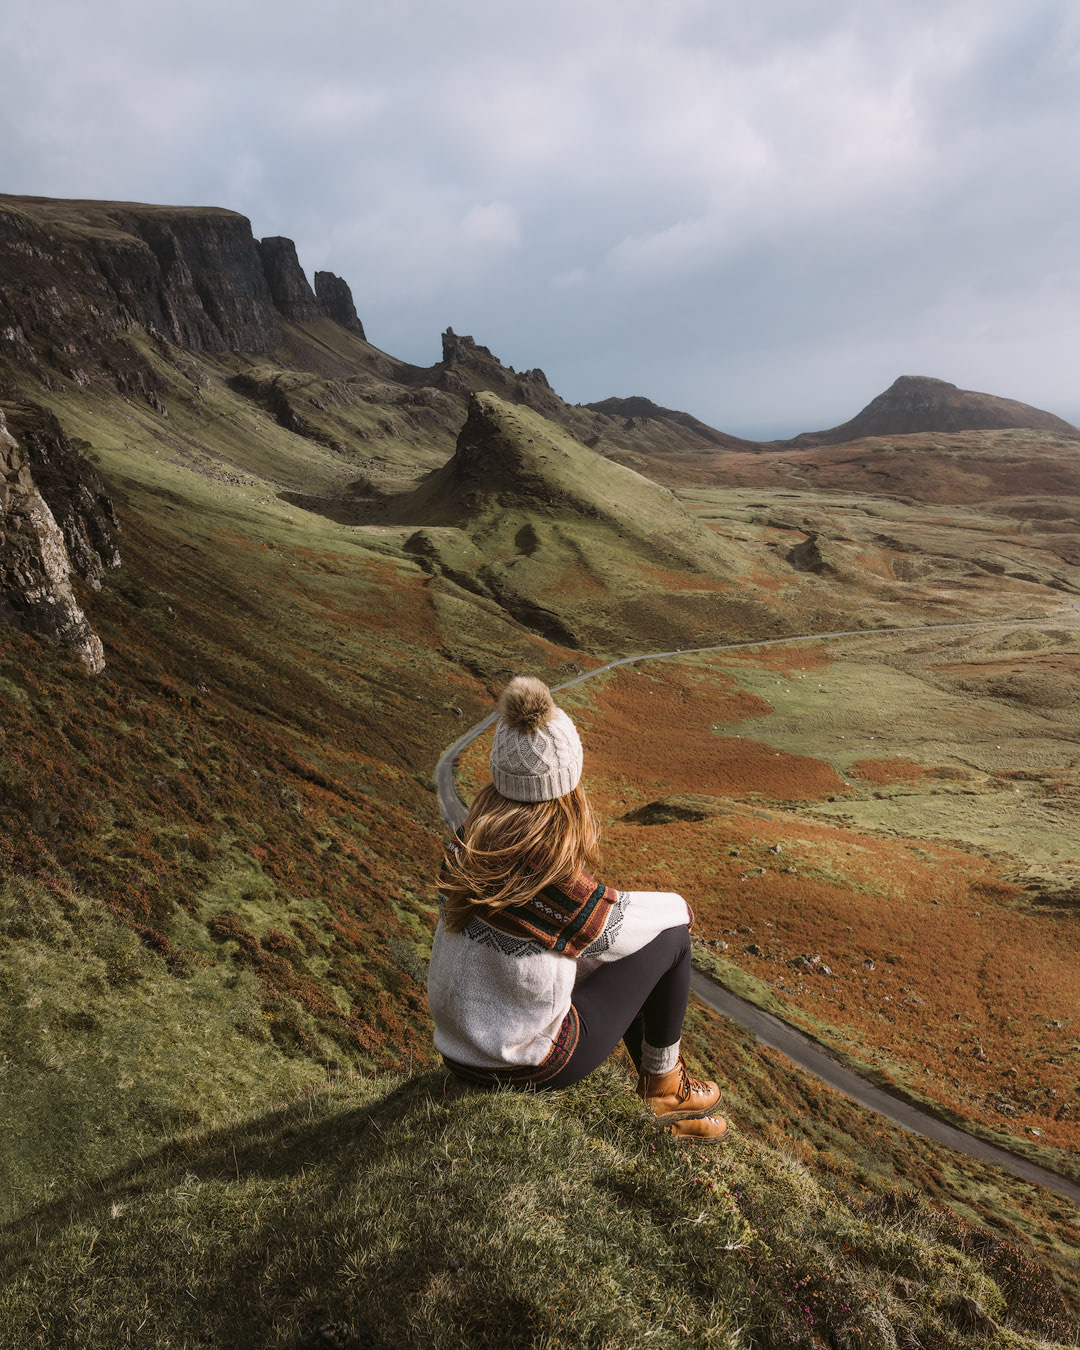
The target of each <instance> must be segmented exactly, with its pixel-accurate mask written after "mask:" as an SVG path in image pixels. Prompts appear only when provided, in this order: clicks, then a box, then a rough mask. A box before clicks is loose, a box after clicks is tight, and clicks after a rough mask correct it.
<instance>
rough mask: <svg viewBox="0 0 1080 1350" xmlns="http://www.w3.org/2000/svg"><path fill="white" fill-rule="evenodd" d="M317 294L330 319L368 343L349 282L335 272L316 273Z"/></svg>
mask: <svg viewBox="0 0 1080 1350" xmlns="http://www.w3.org/2000/svg"><path fill="white" fill-rule="evenodd" d="M315 294H316V295H317V296H318V297H319V302H320V304H321V305H322V306H323V309H324V310H325V311H326V317H327V318H328V319H333V320H334V322H335V323H339V324H341V326H342V328H347V329H348V330H349V332H350V333H355V334H356V335H357V337H362V338H364V340H365V342H366V341H367V338H366V336H365V334H364V325H363V324H362V323H361V322H360V320H359V318H358V317H357V314H356V306H355V305H354V304H353V297H352V291H351V290H350V289H349V286H348V283H347V282H345V281H344V280H342V278H341V277H339V276H335V275H334V273H333V272H316V273H315Z"/></svg>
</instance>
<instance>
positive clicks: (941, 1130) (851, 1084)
mask: <svg viewBox="0 0 1080 1350" xmlns="http://www.w3.org/2000/svg"><path fill="white" fill-rule="evenodd" d="M1076 608H1077V609H1078V610H1080V602H1078V603H1077V604H1076ZM1064 617H1068V618H1072V617H1073V616H1072V615H1067V616H1066V615H1050V616H1047V617H1046V618H1042V619H998V620H994V621H990V622H988V621H986V620H982V621H980V622H975V623H937V624H920V625H915V626H911V627H905V628H857V629H853V630H851V631H848V632H842V633H804V634H802V635H801V636H798V637H786V638H766V639H763V640H760V641H756V642H726V643H722V644H717V645H716V646H711V647H688V648H685V649H676V650H675V651H670V652H648V653H645V654H644V655H641V656H623V657H620V658H619V659H618V660H616V661H608V662H607V664H606V665H603V666H597V668H596V669H595V670H588V671H586V672H585V673H584V674H583V675H578V676H576V677H575V678H574V679H572V680H567V681H566V682H565V683H564V684H560V685H556V686H554V687H555V689H556V691H557V690H559V689H568V688H569V687H570V686H571V685H574V684H580V683H581V682H582V681H583V680H591V679H593V678H594V677H595V676H597V675H600V674H602V673H603V672H604V671H605V670H611V669H613V668H614V667H615V666H632V665H636V664H637V663H638V662H644V661H663V660H669V659H671V658H672V657H677V656H690V655H694V654H698V653H703V652H730V651H737V650H738V649H740V648H743V647H781V646H784V645H785V644H786V643H790V642H806V641H808V640H821V639H825V638H847V637H869V636H872V635H873V634H879V633H929V632H938V631H944V630H949V629H958V628H997V627H1000V626H1001V625H1003V624H1010V623H1015V624H1025V623H1043V624H1045V623H1047V622H1049V621H1060V620H1061V618H1064ZM495 717H496V714H495V713H491V714H490V715H489V716H487V717H485V718H484V720H483V721H482V722H477V724H476V725H475V726H474V727H470V728H469V730H468V731H466V732H465V734H464V735H462V736H459V737H458V739H457V740H456V741H455V742H454V743H453V745H451V746H450V747H449V748H448V749H447V750H445V751H444V752H443V754H442V755H441V756H440V758H439V762H438V764H437V765H436V766H435V786H436V790H437V792H438V795H439V810H440V812H441V813H442V817H443V819H444V820H445V821H446V823H447V825H448V826H449V827H450V829H451V830H456V829H457V828H458V826H459V825H460V824H461V823H462V821H464V819H465V814H466V811H465V805H464V803H463V802H462V800H461V798H460V797H459V796H458V795H457V791H456V789H455V787H454V764H455V762H456V760H457V758H458V756H459V755H460V754H461V753H462V751H463V750H464V749H465V748H466V746H468V745H470V744H471V743H472V742H473V741H474V740H475V739H476V738H477V736H480V735H482V734H483V733H484V732H485V731H486V730H487V729H488V727H489V726H491V724H492V723H493V722H494V721H495ZM692 987H693V990H694V992H695V993H696V994H697V996H698V997H699V998H700V999H701V1000H702V1002H703V1003H707V1004H708V1005H709V1007H710V1008H714V1009H715V1010H716V1011H717V1012H719V1013H722V1014H723V1016H725V1017H730V1018H731V1019H732V1021H734V1022H737V1023H738V1024H739V1025H740V1026H742V1027H745V1028H746V1029H747V1030H748V1031H752V1032H753V1033H754V1035H755V1036H756V1038H757V1040H758V1041H759V1042H760V1044H762V1045H767V1046H771V1047H772V1048H773V1049H774V1050H779V1051H781V1053H782V1054H784V1055H786V1056H787V1057H788V1059H790V1060H791V1061H792V1062H793V1063H795V1064H797V1065H798V1066H799V1067H800V1068H801V1069H805V1070H806V1072H808V1073H812V1074H813V1075H814V1076H815V1077H816V1078H820V1079H821V1080H822V1081H823V1082H825V1083H828V1084H829V1086H830V1087H833V1088H836V1089H837V1090H838V1091H840V1092H843V1093H844V1094H845V1095H847V1096H848V1097H851V1098H852V1099H853V1100H854V1101H857V1102H858V1103H859V1104H860V1105H861V1106H865V1107H867V1108H868V1109H869V1110H871V1111H876V1112H877V1113H878V1114H879V1115H882V1116H884V1117H885V1118H886V1119H888V1120H891V1121H892V1122H893V1123H894V1124H896V1125H899V1126H900V1127H901V1128H902V1129H904V1130H908V1131H910V1132H911V1133H912V1134H919V1135H923V1136H924V1137H925V1138H927V1139H933V1140H936V1141H937V1142H938V1143H940V1144H945V1145H947V1146H948V1147H949V1148H952V1149H955V1150H956V1151H957V1152H958V1153H966V1154H967V1155H968V1156H969V1157H972V1158H978V1159H979V1160H980V1161H982V1162H989V1163H994V1164H995V1165H996V1166H998V1167H1002V1168H1004V1169H1005V1170H1006V1171H1009V1172H1012V1173H1013V1174H1014V1175H1015V1176H1018V1177H1023V1178H1024V1180H1025V1181H1032V1182H1035V1183H1036V1184H1037V1185H1039V1186H1045V1187H1047V1189H1049V1190H1052V1191H1054V1192H1056V1193H1057V1194H1058V1195H1062V1196H1064V1197H1065V1198H1066V1199H1067V1200H1071V1201H1072V1203H1073V1204H1074V1205H1077V1206H1080V1185H1077V1184H1076V1183H1075V1182H1073V1181H1069V1180H1068V1179H1067V1178H1066V1177H1062V1176H1059V1175H1058V1174H1057V1173H1056V1172H1051V1171H1048V1170H1047V1169H1046V1168H1045V1167H1039V1166H1038V1165H1037V1164H1036V1163H1032V1162H1029V1161H1028V1160H1027V1159H1026V1158H1021V1157H1018V1156H1017V1155H1016V1154H1013V1153H1009V1152H1008V1151H1007V1150H1006V1149H1003V1148H998V1147H996V1146H995V1145H994V1144H988V1143H986V1142H985V1141H984V1140H982V1139H979V1138H977V1137H976V1136H975V1135H972V1134H968V1133H967V1132H966V1131H964V1130H959V1129H957V1128H956V1127H955V1126H953V1125H947V1124H946V1123H945V1122H944V1121H941V1120H938V1119H937V1117H936V1116H932V1115H930V1114H929V1113H928V1112H926V1111H921V1110H920V1109H919V1108H918V1107H917V1106H913V1105H911V1103H910V1102H906V1101H904V1100H903V1099H902V1098H900V1097H895V1096H893V1095H892V1094H891V1093H889V1092H886V1091H885V1090H884V1089H883V1088H880V1087H878V1086H877V1085H876V1084H874V1083H871V1082H870V1081H869V1080H868V1079H866V1078H863V1077H862V1076H861V1075H860V1074H857V1073H855V1072H854V1070H852V1069H849V1068H848V1067H847V1066H846V1065H844V1064H841V1063H840V1061H839V1060H838V1059H836V1058H835V1057H834V1056H833V1055H832V1054H831V1053H830V1052H829V1051H828V1050H827V1048H826V1047H825V1046H823V1045H821V1044H820V1043H819V1042H816V1041H814V1040H812V1039H811V1038H810V1037H809V1036H806V1035H804V1034H803V1033H802V1032H801V1031H797V1030H796V1029H795V1028H794V1027H793V1026H790V1025H789V1024H788V1023H787V1022H784V1021H782V1020H781V1019H780V1018H779V1017H774V1016H773V1015H772V1014H771V1013H767V1012H764V1011H763V1010H762V1009H761V1008H759V1007H758V1006H757V1005H756V1004H754V1003H749V1002H748V1001H747V1000H746V999H742V998H739V997H738V995H737V994H733V993H731V991H730V990H728V989H725V988H724V987H723V985H721V984H719V983H717V981H716V980H713V979H710V977H709V976H708V975H706V974H704V973H703V972H702V971H700V970H695V971H694V973H693V977H692Z"/></svg>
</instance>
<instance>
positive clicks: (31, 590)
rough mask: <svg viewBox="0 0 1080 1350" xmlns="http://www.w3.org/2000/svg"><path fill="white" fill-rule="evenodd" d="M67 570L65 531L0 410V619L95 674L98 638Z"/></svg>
mask: <svg viewBox="0 0 1080 1350" xmlns="http://www.w3.org/2000/svg"><path fill="white" fill-rule="evenodd" d="M67 448H68V449H69V450H70V447H67ZM72 453H74V452H72ZM95 551H96V550H95ZM71 574H72V563H71V558H70V557H69V555H68V550H67V546H66V543H65V539H64V533H63V531H62V530H61V527H60V525H59V524H58V523H57V520H56V517H55V515H54V514H53V512H52V510H51V509H50V507H49V505H48V503H47V502H46V501H45V498H44V497H43V496H42V494H41V492H40V491H39V490H38V487H37V484H36V483H35V481H34V477H33V474H32V473H31V470H30V464H29V462H28V459H27V456H26V454H25V453H24V451H23V449H22V447H20V446H19V444H18V443H17V442H16V440H15V438H14V436H12V434H11V432H10V431H9V430H8V428H7V418H6V415H5V413H4V411H3V409H0V620H3V621H4V622H7V623H10V624H12V625H13V626H15V627H16V628H19V629H21V630H23V631H24V632H27V633H33V634H35V635H36V636H39V637H45V638H48V639H50V640H51V641H54V642H59V643H62V644H63V645H64V646H65V647H68V648H70V649H71V650H72V651H73V652H75V653H76V655H77V656H78V657H79V658H80V659H81V660H82V662H83V663H84V665H85V666H86V667H87V669H88V670H89V671H91V673H93V674H98V673H99V672H100V671H101V670H103V669H104V667H105V656H104V652H103V650H102V646H101V640H100V639H99V638H98V637H97V635H96V634H95V633H94V632H93V631H92V630H91V628H90V625H89V623H88V622H87V620H86V615H85V614H84V613H83V611H82V609H81V608H80V607H79V603H78V601H77V600H76V598H75V594H74V591H73V590H72V586H71Z"/></svg>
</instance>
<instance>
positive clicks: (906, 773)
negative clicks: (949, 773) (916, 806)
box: [848, 756, 930, 786]
mask: <svg viewBox="0 0 1080 1350" xmlns="http://www.w3.org/2000/svg"><path fill="white" fill-rule="evenodd" d="M929 772H930V770H929V769H927V767H926V765H925V764H916V763H915V761H914V760H911V759H904V758H903V757H902V756H896V757H894V758H893V759H860V760H856V762H855V763H854V764H853V765H852V766H851V768H850V769H848V774H849V775H850V776H851V777H852V778H858V779H860V780H861V781H862V782H864V783H876V784H879V785H881V786H884V785H886V784H888V783H913V782H914V781H915V780H916V779H917V778H922V777H923V776H924V775H925V774H927V773H929Z"/></svg>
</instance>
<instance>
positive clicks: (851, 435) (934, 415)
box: [774, 375, 1080, 450]
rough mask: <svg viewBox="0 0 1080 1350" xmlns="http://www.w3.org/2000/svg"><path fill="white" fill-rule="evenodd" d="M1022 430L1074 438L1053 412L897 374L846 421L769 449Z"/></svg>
mask: <svg viewBox="0 0 1080 1350" xmlns="http://www.w3.org/2000/svg"><path fill="white" fill-rule="evenodd" d="M1009 428H1025V429H1028V430H1032V431H1053V432H1057V433H1058V434H1059V435H1064V436H1071V437H1077V438H1080V430H1077V428H1076V427H1074V426H1073V425H1072V424H1071V423H1069V422H1066V421H1064V420H1063V419H1062V418H1060V417H1055V416H1054V415H1053V413H1048V412H1043V411H1042V410H1041V409H1040V408H1032V407H1030V406H1029V405H1028V404H1026V403H1018V402H1017V401H1016V400H1015V399H1011V398H997V397H995V395H993V394H978V393H975V392H974V391H973V390H971V389H958V388H957V387H956V385H955V384H949V383H948V381H947V380H935V379H932V378H931V377H930V376H928V375H901V377H900V378H899V379H898V380H897V381H896V382H895V383H894V384H892V385H890V387H889V388H888V389H886V390H885V392H884V393H883V394H879V395H878V396H877V398H875V399H873V400H872V401H871V402H870V403H868V404H867V405H866V407H865V408H863V410H862V412H860V413H859V414H858V415H857V416H855V417H853V418H852V419H851V421H850V422H844V423H843V424H842V425H841V426H838V427H833V428H832V429H831V430H829V431H806V432H803V433H802V435H800V436H796V437H794V438H793V439H792V440H790V441H777V442H775V443H774V444H775V446H777V447H779V446H790V447H791V448H792V449H797V450H802V449H809V448H811V447H813V446H817V445H842V444H843V443H844V442H846V441H856V440H861V439H862V438H863V437H864V436H907V435H912V434H914V433H917V432H923V431H931V432H932V431H937V432H946V433H947V432H954V431H997V430H1006V429H1009Z"/></svg>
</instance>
